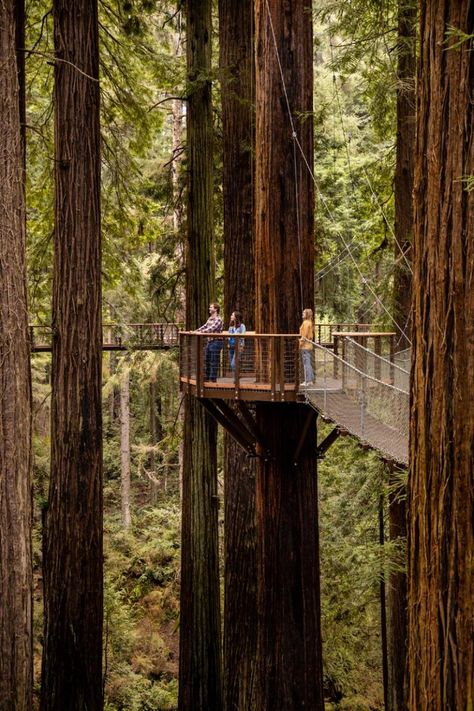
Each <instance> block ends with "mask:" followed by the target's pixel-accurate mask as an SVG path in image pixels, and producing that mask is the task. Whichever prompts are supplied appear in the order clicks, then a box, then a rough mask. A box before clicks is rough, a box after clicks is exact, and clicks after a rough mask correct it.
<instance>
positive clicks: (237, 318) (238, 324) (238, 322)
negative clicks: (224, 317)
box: [229, 311, 246, 370]
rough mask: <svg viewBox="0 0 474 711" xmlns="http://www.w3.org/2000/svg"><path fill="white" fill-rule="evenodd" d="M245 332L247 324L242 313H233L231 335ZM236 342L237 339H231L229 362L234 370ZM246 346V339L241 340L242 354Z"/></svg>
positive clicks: (240, 348)
mask: <svg viewBox="0 0 474 711" xmlns="http://www.w3.org/2000/svg"><path fill="white" fill-rule="evenodd" d="M245 331H246V329H245V324H244V323H242V315H241V313H240V311H233V312H232V314H231V316H230V326H229V333H233V334H234V333H245ZM235 340H236V339H235V338H229V360H230V367H231V368H232V370H235ZM244 345H245V344H244V339H243V338H241V339H240V342H239V352H240V353H242V349H243V347H244Z"/></svg>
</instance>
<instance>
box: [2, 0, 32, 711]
mask: <svg viewBox="0 0 474 711" xmlns="http://www.w3.org/2000/svg"><path fill="white" fill-rule="evenodd" d="M19 5H21V3H15V2H12V1H11V0H0V76H1V78H2V79H1V83H0V126H1V136H0V530H1V535H0V708H1V709H2V711H3V709H5V711H6V710H7V709H8V710H9V711H10V710H11V711H29V709H31V706H32V687H33V648H32V561H31V530H30V529H31V517H32V507H31V388H30V362H29V357H30V355H29V334H28V307H27V296H26V293H27V291H26V264H25V191H24V151H23V142H22V129H21V126H20V112H21V108H20V107H21V106H22V102H23V99H22V98H21V94H22V91H21V89H20V86H23V88H24V82H23V80H22V70H21V68H20V67H19V66H18V65H17V58H16V41H17V42H18V37H21V36H22V31H23V30H22V28H21V27H19V22H21V15H22V13H21V12H19ZM16 12H17V13H18V14H16ZM22 46H23V45H22ZM19 78H20V81H19Z"/></svg>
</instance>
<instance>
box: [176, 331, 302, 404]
mask: <svg viewBox="0 0 474 711" xmlns="http://www.w3.org/2000/svg"><path fill="white" fill-rule="evenodd" d="M298 340H299V339H298V336H295V335H288V336H285V335H260V334H259V335H250V334H242V335H240V336H239V337H238V338H237V337H235V336H233V335H227V334H212V335H211V334H196V333H182V334H181V341H180V343H181V349H180V376H181V380H183V381H184V382H192V384H193V385H196V387H197V388H198V391H202V390H203V389H204V388H205V387H213V385H212V384H213V383H216V386H217V385H218V386H219V387H220V388H222V389H225V388H227V389H230V388H234V389H237V390H238V389H239V388H245V389H246V390H255V391H258V390H262V389H266V390H270V391H272V392H275V393H277V392H283V391H285V390H293V391H294V390H295V389H296V384H297V382H298V378H299V374H300V362H299V349H298Z"/></svg>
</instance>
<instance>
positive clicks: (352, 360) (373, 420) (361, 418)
mask: <svg viewBox="0 0 474 711" xmlns="http://www.w3.org/2000/svg"><path fill="white" fill-rule="evenodd" d="M345 340H346V342H345V346H344V358H342V356H341V355H338V354H335V353H332V352H331V351H330V350H329V349H327V348H325V347H323V346H321V345H320V344H318V343H314V344H313V345H314V371H315V376H316V381H315V383H316V384H315V385H314V386H312V387H310V388H306V389H305V397H306V400H307V401H308V402H309V403H310V404H312V405H313V406H314V407H315V408H316V409H318V410H319V411H320V412H321V413H322V414H323V415H324V416H326V417H327V418H328V419H330V420H332V421H333V422H335V423H336V424H338V425H339V426H341V427H343V428H344V429H346V430H347V431H348V432H349V433H350V434H352V435H354V436H355V437H357V438H358V439H359V440H361V441H362V442H365V443H367V444H368V445H369V446H371V447H373V448H374V449H377V450H379V451H380V452H382V454H384V455H385V456H387V457H388V458H390V459H393V460H395V461H397V462H399V463H401V464H405V465H406V464H407V461H408V428H409V399H410V398H409V387H408V383H409V374H408V372H407V371H405V370H403V369H402V368H399V367H398V366H397V365H396V364H395V363H393V362H392V361H391V360H389V359H386V358H384V357H382V356H379V355H377V354H376V353H374V352H371V351H370V350H368V349H366V348H365V347H363V346H361V345H360V344H358V343H357V342H355V341H354V340H353V339H349V338H348V339H345Z"/></svg>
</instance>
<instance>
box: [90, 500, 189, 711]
mask: <svg viewBox="0 0 474 711" xmlns="http://www.w3.org/2000/svg"><path fill="white" fill-rule="evenodd" d="M179 525H180V516H179V502H173V501H169V502H168V504H167V505H163V506H161V507H159V508H147V509H142V510H141V511H140V512H139V514H138V515H136V516H135V517H134V521H133V528H132V530H131V531H125V530H124V529H122V528H121V524H120V522H119V520H118V517H117V515H116V514H113V513H112V514H110V515H108V516H107V517H106V528H105V570H106V574H105V651H104V654H105V657H104V666H105V670H106V677H105V679H106V686H105V689H106V708H107V709H109V711H122V710H123V711H129V710H133V711H135V710H136V711H148V710H150V711H151V710H152V709H153V711H155V710H156V709H161V710H162V711H166V710H167V709H175V708H176V707H177V644H178V640H177V617H178V571H179Z"/></svg>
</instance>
